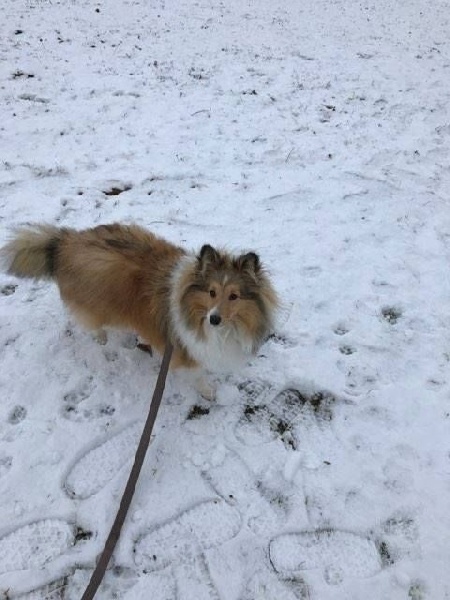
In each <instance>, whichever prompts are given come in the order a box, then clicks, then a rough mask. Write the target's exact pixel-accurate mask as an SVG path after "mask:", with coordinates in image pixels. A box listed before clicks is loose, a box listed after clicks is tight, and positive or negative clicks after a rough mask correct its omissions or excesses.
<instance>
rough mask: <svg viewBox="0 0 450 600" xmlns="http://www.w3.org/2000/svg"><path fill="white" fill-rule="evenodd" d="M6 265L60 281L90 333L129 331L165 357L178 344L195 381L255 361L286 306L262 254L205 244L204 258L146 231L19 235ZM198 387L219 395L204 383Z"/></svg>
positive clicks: (178, 363) (107, 228)
mask: <svg viewBox="0 0 450 600" xmlns="http://www.w3.org/2000/svg"><path fill="white" fill-rule="evenodd" d="M1 258H2V262H3V263H4V264H5V266H6V270H7V272H8V273H10V274H12V275H16V276H18V277H31V278H35V279H45V278H47V279H54V280H55V281H56V283H57V284H58V286H59V290H60V294H61V298H62V300H63V301H64V302H65V303H66V304H67V306H68V307H69V309H70V310H71V311H72V312H73V313H74V314H75V316H76V317H77V318H78V319H79V320H80V321H81V323H82V324H84V325H85V326H86V327H87V328H89V329H93V330H99V331H102V330H103V327H118V328H126V329H129V330H132V331H134V332H135V333H137V334H138V335H139V336H140V337H141V338H142V339H143V340H145V342H147V343H148V344H150V345H151V346H152V347H154V348H155V349H156V350H157V351H159V352H163V351H164V347H165V345H166V342H167V341H168V340H170V341H171V342H172V344H173V346H174V353H173V357H172V362H171V366H172V367H173V368H177V367H187V368H190V369H194V371H193V372H194V373H196V372H197V369H198V368H199V367H203V368H205V369H208V370H212V371H217V370H220V371H223V370H230V369H232V368H234V367H235V366H236V365H237V364H239V362H242V360H243V359H245V358H246V357H248V356H250V355H252V354H254V353H255V352H256V350H257V349H258V348H259V346H260V344H261V343H262V342H263V340H264V339H265V337H266V336H267V335H268V334H269V333H270V331H271V328H272V326H273V317H274V312H275V310H276V308H277V305H278V301H277V296H276V293H275V291H274V289H273V287H272V285H271V283H270V281H269V278H268V276H267V274H266V272H265V270H264V268H263V266H262V265H261V262H260V259H259V257H258V255H257V254H255V253H254V252H247V253H244V254H241V255H238V256H233V255H230V254H228V253H227V252H224V251H222V250H218V249H216V248H213V247H212V246H210V245H204V246H203V247H202V248H201V250H200V252H199V253H198V254H197V255H196V254H194V253H190V252H186V251H185V250H184V249H182V248H180V247H178V246H175V245H173V244H171V243H169V242H167V241H166V240H164V239H161V238H159V237H157V236H155V235H154V234H153V233H151V232H149V231H147V230H145V229H143V228H141V227H138V226H136V225H120V224H116V223H115V224H111V225H100V226H98V227H94V228H93V229H86V230H83V231H76V230H74V229H68V228H58V227H54V226H50V225H35V226H31V227H28V228H23V229H19V230H18V231H17V232H16V235H15V237H14V238H13V239H12V240H11V241H10V242H9V243H8V244H6V246H4V247H3V248H2V250H1ZM105 341H106V340H105ZM197 387H198V389H199V390H200V392H201V393H202V394H203V395H205V396H207V397H212V396H213V395H214V393H213V390H212V388H210V387H209V386H208V385H207V384H206V382H205V381H204V379H203V377H200V376H199V377H198V382H197Z"/></svg>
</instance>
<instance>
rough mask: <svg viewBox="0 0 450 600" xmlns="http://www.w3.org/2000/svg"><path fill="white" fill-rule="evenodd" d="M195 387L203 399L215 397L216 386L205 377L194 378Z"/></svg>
mask: <svg viewBox="0 0 450 600" xmlns="http://www.w3.org/2000/svg"><path fill="white" fill-rule="evenodd" d="M195 389H196V390H197V392H198V393H199V394H200V396H203V398H205V400H215V399H216V391H217V390H216V386H215V385H214V384H212V383H210V382H209V381H207V380H206V379H205V377H198V378H197V379H196V380H195Z"/></svg>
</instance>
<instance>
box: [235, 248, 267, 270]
mask: <svg viewBox="0 0 450 600" xmlns="http://www.w3.org/2000/svg"><path fill="white" fill-rule="evenodd" d="M237 266H238V268H239V269H240V270H241V271H247V272H249V273H254V274H255V275H257V274H258V273H259V271H260V270H261V261H260V260H259V256H258V255H257V254H255V252H247V254H241V256H239V258H238V260H237Z"/></svg>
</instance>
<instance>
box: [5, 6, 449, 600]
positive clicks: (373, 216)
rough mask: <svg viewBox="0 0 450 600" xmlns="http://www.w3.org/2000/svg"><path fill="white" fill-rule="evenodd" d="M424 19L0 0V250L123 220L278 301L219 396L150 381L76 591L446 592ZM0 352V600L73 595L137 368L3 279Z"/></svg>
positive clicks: (444, 99) (442, 379) (329, 11)
mask: <svg viewBox="0 0 450 600" xmlns="http://www.w3.org/2000/svg"><path fill="white" fill-rule="evenodd" d="M449 19H450V11H449V10H448V3H447V2H444V1H441V0H433V2H432V3H431V4H430V2H428V1H427V2H426V1H425V0H404V1H402V2H388V1H387V0H380V1H379V2H377V3H371V2H368V1H365V0H364V1H362V2H356V1H355V0H303V1H302V2H299V1H297V2H293V0H290V1H289V0H288V1H286V0H285V1H281V0H259V1H258V2H256V1H254V0H228V1H224V0H223V1H219V0H208V1H206V0H199V1H195V0H178V1H177V2H165V0H157V1H156V2H148V1H147V2H146V1H145V0H128V1H126V0H101V1H98V2H91V1H90V0H60V1H56V0H48V1H47V0H20V1H18V0H2V3H1V8H0V32H1V35H0V59H1V60H0V80H1V85H0V114H1V120H0V136H1V137H0V139H1V164H0V243H3V242H4V241H5V240H6V239H7V237H8V230H9V229H10V228H11V227H14V226H16V225H19V224H23V223H27V222H35V221H46V222H51V223H59V224H60V225H61V226H73V227H80V228H81V227H89V226H93V225H96V224H99V223H107V222H111V221H117V220H119V221H123V222H131V221H133V222H137V223H139V224H143V225H145V226H147V227H149V228H151V229H152V230H154V231H155V232H156V233H158V234H160V235H163V236H165V237H167V238H168V239H170V240H172V241H173V242H176V243H182V244H184V245H186V246H187V247H189V248H198V247H200V245H201V244H202V243H205V242H209V243H220V244H221V245H225V246H227V247H228V248H230V249H232V250H236V249H254V250H257V251H258V252H259V253H260V254H261V257H262V259H263V261H264V262H265V263H266V265H267V266H268V268H269V269H270V271H271V273H272V276H273V279H274V282H275V284H276V287H277V290H278V291H279V294H280V296H281V298H282V300H283V303H284V310H283V312H282V315H281V318H280V324H279V327H278V329H277V332H276V335H275V336H273V337H272V339H271V340H270V341H268V342H267V344H265V346H264V347H263V348H262V349H261V352H260V355H259V356H258V357H256V358H255V359H254V360H253V361H252V362H251V364H249V365H247V366H246V367H245V368H244V369H243V370H242V372H240V373H234V374H233V375H232V376H230V377H227V378H226V377H221V378H218V398H217V401H216V402H214V403H208V402H206V401H204V400H202V399H200V398H198V397H196V395H195V393H194V392H193V390H192V389H190V388H189V387H186V386H185V385H184V384H183V382H182V381H180V380H179V379H178V378H176V377H173V376H172V377H171V378H170V380H169V382H168V386H167V389H166V394H165V397H164V400H163V405H162V408H161V412H160V415H159V417H158V422H157V426H156V431H155V437H154V440H153V443H152V446H151V448H150V450H149V456H148V458H147V461H146V464H145V467H144V470H143V473H142V479H141V481H140V483H139V486H138V489H137V495H136V498H135V500H134V503H133V506H132V508H131V511H130V515H129V518H128V520H127V522H126V524H125V527H124V530H123V533H122V537H121V539H120V542H119V545H118V548H117V550H116V553H115V558H114V564H113V565H112V568H111V569H110V570H109V571H108V574H107V577H106V580H105V583H104V584H103V586H102V588H101V590H100V591H99V593H98V598H99V599H104V600H107V599H112V598H123V599H124V600H147V599H150V598H151V599H155V600H209V599H212V600H264V599H265V600H295V599H313V600H347V599H349V600H350V599H351V600H411V599H412V600H443V599H445V598H450V511H449V505H450V403H449V400H450V381H449V376H448V372H449V367H450V341H449V339H450V338H449V328H450V316H449V308H448V307H449V298H450V281H449V259H450V212H449V193H450V168H449V164H450V162H449V161H450V143H449V141H450V112H449V108H448V107H449V105H450V37H449V32H450V29H449V26H450V23H449ZM114 188H116V190H115V191H116V194H115V195H111V194H110V192H111V191H114ZM117 192H122V193H117ZM0 360H1V363H0V364H1V370H0V389H1V401H0V595H1V594H3V595H4V597H5V598H20V599H22V600H25V599H27V600H31V599H33V600H36V599H43V598H46V599H53V600H55V599H56V598H64V599H66V600H77V599H79V598H80V596H81V593H82V590H83V589H84V587H85V586H86V584H87V582H88V579H89V576H90V573H91V572H92V567H93V565H94V562H95V558H96V556H97V554H98V553H99V552H100V550H101V548H102V545H103V542H104V540H105V537H106V534H107V532H108V530H109V527H110V525H111V523H112V519H113V517H114V515H115V511H116V510H117V507H118V502H119V498H120V494H121V492H122V489H123V486H124V483H125V481H126V478H127V475H128V471H129V468H130V465H131V460H132V455H133V452H134V449H135V444H136V441H137V439H138V436H139V432H140V429H141V427H142V425H143V421H144V418H145V416H146V413H147V408H148V403H149V398H150V396H151V393H152V389H153V385H154V383H155V381H156V375H157V371H158V367H159V359H158V357H153V358H151V357H150V356H149V355H147V354H144V353H142V352H139V351H138V350H136V349H135V348H134V345H133V339H132V338H130V337H129V336H127V335H125V334H124V333H115V334H113V335H112V336H111V338H110V341H109V342H108V344H107V345H106V346H100V345H98V344H96V343H95V342H94V341H93V340H92V339H91V336H90V334H88V333H86V332H84V331H83V330H82V329H81V328H80V327H79V326H78V325H77V324H76V323H75V322H74V321H73V319H72V318H71V316H70V315H69V314H68V313H67V312H66V311H65V309H64V308H63V306H62V304H61V302H60V300H59V297H58V292H57V290H56V288H55V286H53V285H51V284H47V283H38V284H36V283H33V282H26V281H18V280H15V279H14V278H12V277H9V276H7V275H4V274H2V275H1V276H0ZM2 597H3V596H2Z"/></svg>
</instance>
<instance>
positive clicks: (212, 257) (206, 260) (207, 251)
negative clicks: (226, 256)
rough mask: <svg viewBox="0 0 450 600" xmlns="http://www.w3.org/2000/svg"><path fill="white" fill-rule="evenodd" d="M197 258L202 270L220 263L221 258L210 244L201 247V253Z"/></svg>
mask: <svg viewBox="0 0 450 600" xmlns="http://www.w3.org/2000/svg"><path fill="white" fill-rule="evenodd" d="M197 258H198V261H199V263H200V264H201V266H202V268H205V267H206V266H208V265H212V264H215V263H218V262H219V258H220V256H219V253H218V252H217V250H216V249H215V248H213V247H212V246H210V245H209V244H205V245H204V246H202V247H201V249H200V253H199V255H198V257H197Z"/></svg>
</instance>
